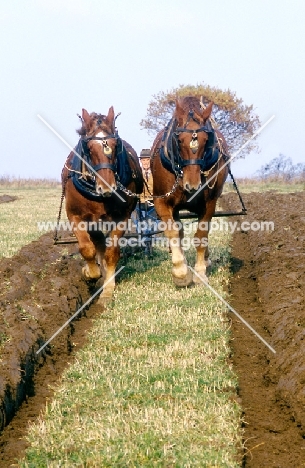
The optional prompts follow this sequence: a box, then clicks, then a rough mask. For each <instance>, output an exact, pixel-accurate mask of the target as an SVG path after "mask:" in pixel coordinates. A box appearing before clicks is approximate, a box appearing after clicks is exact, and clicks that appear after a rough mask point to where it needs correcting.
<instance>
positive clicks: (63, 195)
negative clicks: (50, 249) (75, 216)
mask: <svg viewBox="0 0 305 468" xmlns="http://www.w3.org/2000/svg"><path fill="white" fill-rule="evenodd" d="M67 181H68V179H67V180H65V181H64V183H63V186H62V190H61V198H60V205H59V211H58V216H57V222H56V226H55V231H54V237H53V240H54V244H56V242H57V241H58V226H59V221H60V218H61V212H62V205H63V202H64V198H65V190H66V183H67Z"/></svg>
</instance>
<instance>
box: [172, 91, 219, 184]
mask: <svg viewBox="0 0 305 468" xmlns="http://www.w3.org/2000/svg"><path fill="white" fill-rule="evenodd" d="M212 107H213V103H212V102H211V103H210V104H209V105H208V106H207V107H206V108H204V106H202V103H201V101H200V103H199V101H198V100H197V99H194V98H192V97H186V98H182V99H181V100H178V99H176V109H175V112H174V118H175V120H176V122H177V127H176V128H175V130H174V135H175V139H176V145H177V151H178V153H179V163H180V167H181V170H182V173H183V176H182V183H183V188H184V190H186V191H187V192H189V193H194V192H195V191H197V190H198V189H199V188H200V186H201V167H202V165H203V157H204V152H205V147H206V143H207V141H208V133H209V131H211V128H210V127H209V126H207V125H206V124H207V120H208V118H209V117H210V115H211V112H212Z"/></svg>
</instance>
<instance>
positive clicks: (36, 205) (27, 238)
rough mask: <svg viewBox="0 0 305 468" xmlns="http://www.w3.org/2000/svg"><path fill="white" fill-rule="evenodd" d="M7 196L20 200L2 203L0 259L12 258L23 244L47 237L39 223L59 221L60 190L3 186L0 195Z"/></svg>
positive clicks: (56, 186) (33, 186) (0, 212)
mask: <svg viewBox="0 0 305 468" xmlns="http://www.w3.org/2000/svg"><path fill="white" fill-rule="evenodd" d="M4 194H5V195H11V196H15V197H17V200H15V201H12V202H9V203H1V204H0V258H1V257H12V256H13V255H15V254H16V253H17V252H18V250H20V248H21V247H22V246H23V245H25V244H28V243H29V242H31V241H33V240H36V239H38V238H39V237H40V236H41V235H42V234H44V233H45V231H39V230H38V227H37V222H43V221H54V222H55V221H56V220H57V215H58V210H59V204H60V197H61V187H60V185H59V184H57V185H54V186H48V185H45V186H44V185H41V186H39V185H32V186H26V185H23V186H20V187H15V186H13V187H12V186H11V185H7V186H1V185H0V196H1V195H4ZM63 219H65V212H64V210H63Z"/></svg>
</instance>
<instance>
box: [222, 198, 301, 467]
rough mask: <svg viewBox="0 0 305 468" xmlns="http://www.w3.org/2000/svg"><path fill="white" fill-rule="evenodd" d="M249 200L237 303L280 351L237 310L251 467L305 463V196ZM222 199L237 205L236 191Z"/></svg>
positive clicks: (235, 342)
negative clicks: (266, 226)
mask: <svg viewBox="0 0 305 468" xmlns="http://www.w3.org/2000/svg"><path fill="white" fill-rule="evenodd" d="M244 199H245V203H246V206H247V208H248V214H247V216H244V217H242V219H239V220H238V221H239V224H238V229H239V230H237V231H236V232H235V234H234V236H233V245H232V273H233V275H232V281H231V286H230V294H231V304H232V306H233V307H234V308H235V310H236V311H237V312H239V313H240V314H241V315H242V317H243V318H244V319H245V320H246V321H247V322H248V323H249V324H251V325H252V327H253V328H254V329H255V330H256V331H257V332H258V333H259V334H260V335H261V336H262V337H263V338H264V339H265V340H266V341H267V342H268V343H269V344H270V345H271V346H272V347H273V348H274V349H275V350H276V354H273V353H272V352H271V351H270V350H269V349H268V348H267V347H266V346H265V345H264V344H263V343H262V342H261V341H260V340H259V339H258V337H257V336H255V335H254V334H253V333H252V332H251V331H250V330H249V329H248V328H247V327H246V326H245V325H243V324H241V322H240V321H239V320H238V319H237V318H235V317H234V315H232V336H233V339H232V351H233V362H234V366H235V369H236V371H237V373H238V376H239V396H240V398H241V404H242V407H243V411H244V431H245V436H244V437H245V447H246V450H245V460H244V466H245V467H247V468H250V467H251V468H252V467H253V468H254V467H255V468H262V467H266V468H267V467H268V468H269V467H278V468H280V467H282V468H288V467H289V468H294V467H297V468H300V467H302V466H305V440H304V437H305V390H304V383H305V362H304V352H305V343H304V336H305V307H304V306H305V294H304V284H305V194H304V193H295V194H287V195H284V194H276V193H260V194H259V193H253V194H249V195H245V196H244ZM222 204H223V205H224V206H225V207H226V209H236V208H238V203H237V201H236V196H234V195H233V194H229V195H226V196H225V197H223V198H222ZM235 220H236V219H235ZM242 221H247V222H248V223H252V222H255V224H253V225H252V226H253V227H254V230H248V229H242V227H241V224H240V223H241V222H242ZM262 221H272V222H274V231H269V232H267V231H263V230H256V229H257V227H258V225H259V224H258V223H261V222H262ZM249 225H250V224H249Z"/></svg>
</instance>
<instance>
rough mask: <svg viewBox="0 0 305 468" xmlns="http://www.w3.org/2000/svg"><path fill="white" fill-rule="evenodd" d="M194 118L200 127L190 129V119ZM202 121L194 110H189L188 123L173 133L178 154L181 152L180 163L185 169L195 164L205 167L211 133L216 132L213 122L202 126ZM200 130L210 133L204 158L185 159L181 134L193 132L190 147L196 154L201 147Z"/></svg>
mask: <svg viewBox="0 0 305 468" xmlns="http://www.w3.org/2000/svg"><path fill="white" fill-rule="evenodd" d="M191 120H193V121H194V122H196V123H197V124H198V125H199V128H197V129H196V130H190V129H189V128H187V126H188V124H189V123H190V121H191ZM200 125H201V124H200V122H199V120H198V119H196V118H195V117H194V112H193V111H189V113H188V118H187V121H186V124H185V126H184V127H177V128H176V129H175V131H174V133H173V137H174V138H175V141H176V145H177V147H178V150H179V151H178V154H179V165H180V167H181V169H183V168H184V167H186V166H193V165H196V166H200V167H201V168H203V164H204V161H203V158H204V153H205V152H206V150H207V148H206V146H207V144H208V143H209V134H211V135H213V134H214V130H213V128H212V126H211V124H209V121H207V124H206V125H203V126H201V127H200ZM200 132H205V133H207V135H208V140H207V142H206V144H205V148H204V152H203V154H202V158H200V159H199V158H197V159H195V158H194V159H183V158H181V156H180V143H179V139H178V137H179V135H180V134H181V133H191V134H192V139H191V141H190V148H191V151H192V153H193V154H196V153H197V151H198V149H199V143H198V133H200Z"/></svg>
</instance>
